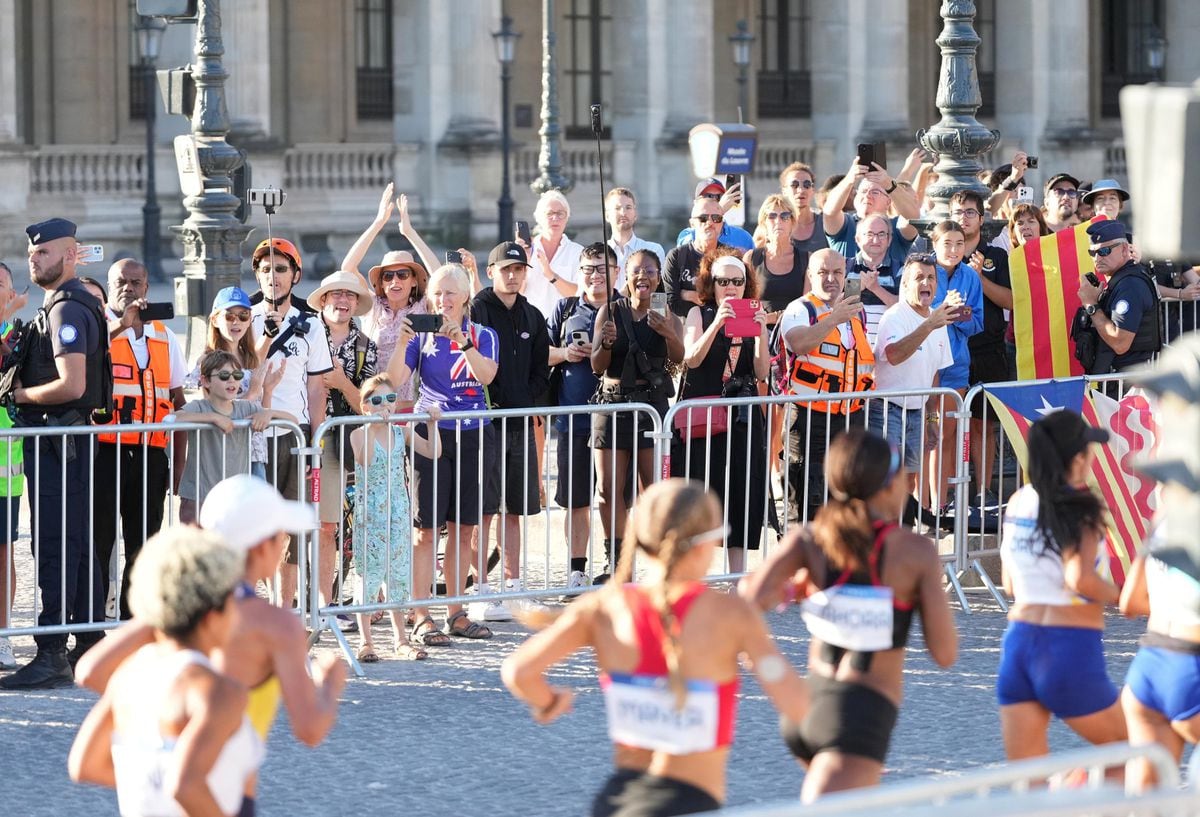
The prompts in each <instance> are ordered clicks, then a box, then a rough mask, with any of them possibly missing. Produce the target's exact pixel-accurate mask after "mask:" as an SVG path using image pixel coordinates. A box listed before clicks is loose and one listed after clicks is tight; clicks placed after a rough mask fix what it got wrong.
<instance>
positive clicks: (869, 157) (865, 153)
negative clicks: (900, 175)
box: [858, 142, 887, 170]
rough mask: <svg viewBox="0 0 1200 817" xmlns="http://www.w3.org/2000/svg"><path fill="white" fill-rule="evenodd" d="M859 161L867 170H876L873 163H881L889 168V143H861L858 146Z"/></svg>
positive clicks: (883, 166)
mask: <svg viewBox="0 0 1200 817" xmlns="http://www.w3.org/2000/svg"><path fill="white" fill-rule="evenodd" d="M858 163H859V164H860V165H862V166H863V167H865V168H866V169H867V170H874V169H875V168H873V167H871V165H872V164H876V165H879V166H880V167H881V168H883V169H884V170H886V169H887V145H885V144H884V143H882V142H876V143H875V144H872V145H868V144H860V145H859V146H858Z"/></svg>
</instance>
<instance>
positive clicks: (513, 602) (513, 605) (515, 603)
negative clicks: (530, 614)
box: [504, 579, 537, 616]
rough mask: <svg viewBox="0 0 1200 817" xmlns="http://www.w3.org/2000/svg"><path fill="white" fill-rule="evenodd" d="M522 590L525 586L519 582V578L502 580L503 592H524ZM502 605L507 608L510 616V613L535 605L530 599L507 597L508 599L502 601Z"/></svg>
mask: <svg viewBox="0 0 1200 817" xmlns="http://www.w3.org/2000/svg"><path fill="white" fill-rule="evenodd" d="M524 590H525V587H524V585H522V584H521V580H520V579H505V580H504V592H505V593H521V592H524ZM504 606H505V607H507V608H508V611H509V615H510V616H511V615H512V614H515V613H519V612H522V611H524V610H529V609H530V608H532V607H535V606H537V605H536V602H534V601H533V600H532V599H509V600H508V601H506V602H504Z"/></svg>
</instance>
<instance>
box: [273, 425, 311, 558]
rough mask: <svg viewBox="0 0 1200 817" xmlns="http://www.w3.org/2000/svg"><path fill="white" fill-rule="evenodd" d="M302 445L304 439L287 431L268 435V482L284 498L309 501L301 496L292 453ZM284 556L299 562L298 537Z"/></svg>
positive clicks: (294, 458) (292, 540)
mask: <svg viewBox="0 0 1200 817" xmlns="http://www.w3.org/2000/svg"><path fill="white" fill-rule="evenodd" d="M302 445H304V441H303V440H297V439H296V437H295V435H293V434H289V433H286V432H285V433H283V434H280V435H278V436H276V437H267V482H269V483H271V484H272V485H274V486H275V490H277V491H279V493H280V495H281V496H283V498H284V499H291V500H293V501H297V500H301V499H302V500H304V501H305V502H307V501H308V500H309V497H308V496H301V485H302V481H301V479H300V477H299V476H297V474H296V455H295V454H293V453H292V449H293V448H297V447H299V446H302ZM284 558H285V559H286V561H287V563H288V564H290V565H294V564H297V563H299V561H300V559H299V554H298V553H297V551H296V537H294V536H293V537H291V538H290V539H289V541H288V548H287V554H286V555H285V557H284Z"/></svg>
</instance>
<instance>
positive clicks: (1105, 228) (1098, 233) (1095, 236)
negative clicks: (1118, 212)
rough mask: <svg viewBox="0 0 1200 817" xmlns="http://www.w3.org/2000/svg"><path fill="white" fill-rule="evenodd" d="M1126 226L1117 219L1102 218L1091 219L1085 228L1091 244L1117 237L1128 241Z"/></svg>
mask: <svg viewBox="0 0 1200 817" xmlns="http://www.w3.org/2000/svg"><path fill="white" fill-rule="evenodd" d="M1128 232H1129V230H1128V228H1127V227H1126V226H1125V225H1124V224H1122V223H1121V222H1119V221H1113V220H1112V219H1108V218H1106V219H1104V220H1103V221H1093V222H1092V223H1091V225H1090V226H1088V228H1087V234H1088V236H1089V237H1090V238H1091V240H1092V243H1093V244H1105V243H1107V242H1109V241H1116V240H1117V239H1118V238H1121V239H1125V240H1126V241H1128V240H1129V239H1128V237H1127V235H1126V234H1127V233H1128Z"/></svg>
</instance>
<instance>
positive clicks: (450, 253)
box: [446, 250, 463, 264]
mask: <svg viewBox="0 0 1200 817" xmlns="http://www.w3.org/2000/svg"><path fill="white" fill-rule="evenodd" d="M462 260H463V259H462V253H460V252H459V251H458V250H446V263H447V264H461V263H462Z"/></svg>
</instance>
